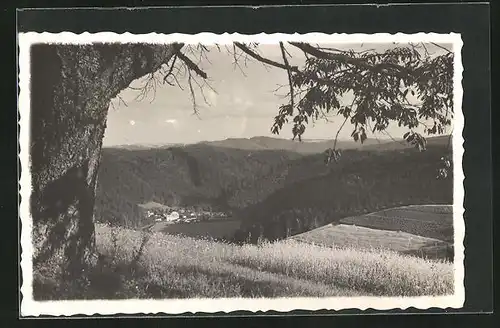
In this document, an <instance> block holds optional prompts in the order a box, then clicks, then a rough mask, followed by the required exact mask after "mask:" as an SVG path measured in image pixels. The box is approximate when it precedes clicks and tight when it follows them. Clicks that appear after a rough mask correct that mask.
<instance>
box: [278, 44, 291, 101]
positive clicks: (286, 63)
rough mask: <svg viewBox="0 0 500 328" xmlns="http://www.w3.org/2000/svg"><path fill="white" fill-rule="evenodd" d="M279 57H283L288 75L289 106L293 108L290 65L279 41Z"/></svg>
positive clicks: (283, 47)
mask: <svg viewBox="0 0 500 328" xmlns="http://www.w3.org/2000/svg"><path fill="white" fill-rule="evenodd" d="M280 48H281V55H282V56H283V62H284V63H285V67H286V72H287V73H288V84H289V86H290V105H291V106H292V108H293V107H294V93H293V83H292V72H291V71H290V64H289V63H288V59H287V58H286V50H285V46H284V45H283V42H281V41H280Z"/></svg>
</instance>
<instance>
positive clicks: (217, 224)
mask: <svg viewBox="0 0 500 328" xmlns="http://www.w3.org/2000/svg"><path fill="white" fill-rule="evenodd" d="M240 224H241V222H240V221H239V220H229V219H224V220H208V221H201V222H191V223H175V224H169V223H166V222H161V223H157V224H154V225H153V226H152V227H151V231H153V232H163V233H166V234H170V235H182V236H186V237H212V238H224V237H231V236H233V234H234V233H235V231H236V230H238V229H239V228H240Z"/></svg>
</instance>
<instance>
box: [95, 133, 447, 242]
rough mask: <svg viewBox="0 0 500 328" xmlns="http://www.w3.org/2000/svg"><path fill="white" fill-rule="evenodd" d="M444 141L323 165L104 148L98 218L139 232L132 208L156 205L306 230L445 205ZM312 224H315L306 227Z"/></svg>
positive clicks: (196, 149) (298, 158) (289, 157)
mask: <svg viewBox="0 0 500 328" xmlns="http://www.w3.org/2000/svg"><path fill="white" fill-rule="evenodd" d="M243 140H247V141H248V140H249V139H243ZM444 141H445V139H442V138H439V139H435V140H433V139H431V140H430V142H429V149H428V151H426V152H418V151H417V150H416V149H414V148H409V147H405V146H403V145H401V144H399V143H395V142H392V143H382V144H380V145H379V146H378V147H377V146H376V145H366V150H365V149H362V150H355V149H347V150H345V151H344V152H343V155H342V158H341V160H340V161H339V162H338V163H335V164H330V165H329V166H327V165H325V162H324V155H323V154H321V153H316V154H311V155H304V154H303V153H304V152H305V151H303V153H302V154H301V153H298V152H292V151H285V150H276V149H275V150H270V149H266V150H249V149H237V148H230V147H219V146H214V145H213V144H204V143H200V144H195V145H188V146H184V147H181V146H179V147H168V148H152V149H148V148H136V149H125V148H108V149H104V151H103V154H102V164H101V168H100V174H99V185H98V191H97V204H96V217H97V219H98V220H99V221H102V222H108V223H114V224H118V225H122V226H127V227H138V226H141V225H143V224H144V223H145V222H141V218H140V215H139V214H138V212H137V210H136V205H137V204H140V203H144V202H149V201H155V202H158V203H161V204H165V205H171V206H183V207H190V208H198V209H204V210H214V211H225V212H230V213H233V215H234V216H237V217H238V218H243V219H245V221H246V222H247V224H246V228H245V229H247V228H248V227H250V226H252V225H254V223H256V222H257V223H259V224H261V223H262V222H264V223H266V224H265V226H267V225H268V222H274V221H276V220H278V221H279V220H281V219H278V218H281V217H289V216H293V217H297V216H299V217H308V219H302V221H303V223H301V224H300V225H301V226H303V227H302V228H300V229H304V228H307V227H309V226H310V225H311V226H314V225H315V224H319V222H323V221H325V220H330V219H331V218H339V217H343V216H347V215H352V214H355V213H358V212H360V211H361V212H362V211H372V210H376V209H378V208H380V206H385V205H387V206H395V205H399V204H403V203H404V204H406V203H408V204H421V203H422V204H424V203H433V202H451V193H452V188H451V184H450V182H446V181H441V180H436V178H435V177H436V169H437V167H438V165H439V159H440V157H441V156H442V154H443V152H444V151H445V145H444ZM231 142H233V144H234V140H233V141H231ZM279 142H281V140H280V141H279ZM285 142H291V141H288V140H285ZM269 144H270V143H269V142H268V145H269ZM303 144H304V145H305V146H307V145H308V143H303ZM311 144H312V143H311ZM305 146H302V147H305ZM268 147H271V146H268ZM311 147H312V148H311V149H315V148H314V147H317V146H316V145H313V146H311ZM370 148H372V150H369V149H370ZM390 149H399V150H390ZM309 151H310V152H312V150H309ZM287 213H288V214H287ZM293 213H295V214H293ZM304 213H308V214H304ZM311 217H316V218H317V219H316V220H317V221H318V222H317V223H315V224H314V223H311V220H310V218H311ZM273 229H274V230H276V229H278V230H279V231H283V227H275V228H266V229H265V230H266V231H267V232H266V234H267V235H268V237H270V238H273V236H274V235H276V236H281V235H282V234H283V233H282V232H280V233H271V232H269V231H271V230H273ZM254 235H255V233H254Z"/></svg>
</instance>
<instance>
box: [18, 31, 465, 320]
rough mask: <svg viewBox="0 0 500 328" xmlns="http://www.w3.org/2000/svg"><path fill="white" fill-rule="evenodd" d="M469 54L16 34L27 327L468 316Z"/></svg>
mask: <svg viewBox="0 0 500 328" xmlns="http://www.w3.org/2000/svg"><path fill="white" fill-rule="evenodd" d="M461 47H462V41H461V38H460V35H458V34H424V33H420V34H414V35H410V34H407V35H405V34H396V35H392V34H373V35H326V34H319V33H314V34H305V35H298V34H294V35H287V34H270V35H266V34H259V35H245V36H243V35H238V34H232V35H230V34H225V35H215V34H208V33H202V34H198V35H180V34H175V35H161V34H154V35H153V34H150V35H133V34H127V35H125V34H114V33H96V34H90V33H86V34H79V35H76V34H72V33H59V34H49V33H43V34H39V33H21V34H19V49H20V52H19V83H20V84H19V85H20V94H19V118H20V126H21V127H20V129H21V130H20V139H19V141H20V155H19V156H20V161H21V168H22V173H21V181H20V185H21V187H20V188H21V208H20V216H21V248H22V254H21V266H22V278H23V283H22V286H21V287H20V288H21V292H22V297H23V300H22V304H21V308H22V313H23V314H25V315H40V314H54V315H70V314H94V313H101V314H114V313H157V312H163V313H185V312H193V313H194V312H197V311H204V312H218V311H236V310H251V311H258V310H261V311H267V310H276V311H291V310H293V309H306V310H308V309H310V310H317V309H335V310H340V309H344V308H359V309H366V308H373V309H392V308H407V307H410V306H411V307H415V308H421V309H425V308H430V307H440V308H446V307H461V306H462V305H463V302H464V286H463V279H464V272H463V271H464V269H463V259H464V245H463V238H464V233H465V231H464V222H463V197H464V192H463V183H462V182H463V172H462V154H463V147H462V143H463V138H462V129H463V114H462V109H461V101H462V87H461V79H462V64H461V58H460V51H461ZM68 301H70V302H68Z"/></svg>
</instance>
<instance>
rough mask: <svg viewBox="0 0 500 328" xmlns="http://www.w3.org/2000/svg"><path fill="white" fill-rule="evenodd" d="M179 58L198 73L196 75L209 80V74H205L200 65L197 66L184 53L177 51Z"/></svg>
mask: <svg viewBox="0 0 500 328" xmlns="http://www.w3.org/2000/svg"><path fill="white" fill-rule="evenodd" d="M176 54H177V57H179V59H180V60H182V61H183V62H184V64H186V66H187V67H188V68H189V69H190V70H192V71H194V72H196V74H198V75H199V76H201V77H202V78H204V79H206V78H207V73H205V72H204V71H202V70H201V68H199V67H198V65H196V64H195V63H194V62H193V61H192V60H191V59H189V58H188V57H187V56H186V55H184V54H183V53H182V52H180V51H177V53H176Z"/></svg>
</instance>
